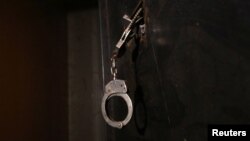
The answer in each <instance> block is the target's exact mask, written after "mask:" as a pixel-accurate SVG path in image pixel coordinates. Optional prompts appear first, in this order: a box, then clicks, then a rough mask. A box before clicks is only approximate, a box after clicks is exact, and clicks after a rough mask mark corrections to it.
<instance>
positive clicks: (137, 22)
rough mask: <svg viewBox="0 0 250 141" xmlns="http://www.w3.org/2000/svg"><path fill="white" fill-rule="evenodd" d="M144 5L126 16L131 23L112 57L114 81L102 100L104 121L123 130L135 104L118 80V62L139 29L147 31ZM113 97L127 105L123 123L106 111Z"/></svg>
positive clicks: (123, 84)
mask: <svg viewBox="0 0 250 141" xmlns="http://www.w3.org/2000/svg"><path fill="white" fill-rule="evenodd" d="M143 14H144V13H143V4H142V0H140V2H139V3H138V5H137V7H136V8H135V10H134V12H133V14H132V16H131V17H132V18H129V16H127V15H124V16H123V18H124V19H126V20H128V21H129V22H130V23H129V25H128V26H127V28H126V29H125V30H124V32H123V34H122V36H121V38H120V40H119V41H118V43H117V44H116V48H115V50H114V51H113V55H112V57H111V74H112V75H113V80H111V81H110V82H109V83H108V84H107V85H106V86H105V92H104V96H103V98H102V104H101V110H102V115H103V118H104V120H105V121H106V122H107V124H108V125H110V126H112V127H115V128H118V129H121V128H122V127H123V126H125V125H127V124H128V122H129V121H130V119H131V117H132V114H133V104H132V101H131V99H130V97H129V96H128V94H127V86H126V83H125V81H124V80H120V79H117V78H116V74H117V68H116V60H117V58H119V57H120V56H121V55H120V49H121V48H123V47H124V46H125V45H126V43H127V42H128V41H129V40H130V39H132V38H133V37H135V36H137V35H138V30H137V29H138V27H139V29H140V31H141V30H143V32H144V30H145V25H144V19H143ZM112 97H120V98H122V99H123V100H124V101H125V102H126V105H127V108H128V113H127V116H126V117H125V119H124V120H122V121H114V120H112V119H111V118H110V117H109V116H108V114H107V112H106V111H107V110H106V104H107V101H108V100H110V99H111V98H112Z"/></svg>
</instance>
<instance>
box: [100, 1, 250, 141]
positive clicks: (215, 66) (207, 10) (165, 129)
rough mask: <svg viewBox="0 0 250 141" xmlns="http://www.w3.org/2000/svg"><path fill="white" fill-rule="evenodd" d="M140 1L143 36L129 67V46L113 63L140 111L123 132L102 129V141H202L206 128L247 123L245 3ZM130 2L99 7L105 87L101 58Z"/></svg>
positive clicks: (249, 77)
mask: <svg viewBox="0 0 250 141" xmlns="http://www.w3.org/2000/svg"><path fill="white" fill-rule="evenodd" d="M144 1H145V22H146V30H147V32H146V36H147V37H146V39H144V40H143V41H142V42H141V46H140V47H139V51H138V55H137V59H136V60H135V61H132V53H133V52H134V51H135V50H133V48H131V49H128V50H127V52H126V53H125V56H124V57H123V58H121V59H120V66H119V68H118V71H119V70H120V73H119V74H118V77H119V78H123V79H126V80H127V82H128V87H129V89H130V96H131V97H132V99H133V101H134V105H141V108H138V109H135V110H134V111H135V112H137V113H139V112H142V111H143V110H144V111H145V112H142V113H141V114H136V113H135V114H134V115H133V119H132V121H131V123H130V124H129V125H128V126H127V127H125V128H124V129H122V130H114V129H111V128H109V127H108V128H107V129H108V133H110V134H109V136H108V139H107V140H112V141H115V140H119V141H123V140H124V141H125V140H131V141H132V140H136V141H138V140H145V141H156V140H157V141H163V140H164V141H165V140H169V141H183V140H191V141H205V140H207V138H206V130H207V125H208V124H247V123H249V122H250V114H249V112H248V111H249V110H250V109H249V108H250V105H249V101H250V96H249V92H250V89H249V88H250V83H249V82H250V61H249V56H250V49H249V46H250V42H249V40H248V37H249V35H250V28H249V25H250V21H249V18H248V16H247V15H249V8H250V3H249V2H245V1H244V2H242V1H241V2H239V1H233V0H231V1H228V0H227V1H217V0H214V1H198V0H195V1H191V0H186V1H176V0H171V1H163V0H157V1H156V0H144ZM135 4H136V1H132V0H124V1H121V2H120V1H119V2H118V1H110V0H103V1H100V6H101V10H102V13H101V14H102V15H101V17H102V39H103V40H102V45H103V46H102V47H103V60H104V61H103V62H104V76H105V82H107V81H109V80H110V74H109V62H107V61H108V58H109V57H110V56H111V55H110V53H111V50H112V49H113V48H114V46H115V44H116V42H117V41H118V39H119V36H120V34H121V33H122V29H124V27H125V26H124V25H126V22H124V21H123V20H122V16H123V14H128V15H129V14H130V13H131V11H132V9H133V7H134V6H135ZM114 104H115V105H116V106H115V107H118V109H119V108H120V111H124V110H122V108H123V107H119V106H117V104H119V103H114ZM143 104H144V105H145V107H144V108H143ZM138 107H139V106H138ZM115 111H116V110H115ZM115 115H122V112H116V113H115ZM135 120H137V122H135ZM143 121H144V122H143ZM138 127H145V128H144V130H143V128H138ZM138 129H140V130H138Z"/></svg>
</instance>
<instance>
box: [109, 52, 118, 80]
mask: <svg viewBox="0 0 250 141" xmlns="http://www.w3.org/2000/svg"><path fill="white" fill-rule="evenodd" d="M110 70H111V74H112V75H113V80H115V79H116V74H117V67H116V58H115V57H112V58H111V68H110Z"/></svg>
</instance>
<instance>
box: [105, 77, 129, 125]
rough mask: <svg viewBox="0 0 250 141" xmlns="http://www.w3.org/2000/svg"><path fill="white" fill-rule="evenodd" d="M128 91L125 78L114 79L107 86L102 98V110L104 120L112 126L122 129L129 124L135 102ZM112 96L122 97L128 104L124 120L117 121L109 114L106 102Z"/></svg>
mask: <svg viewBox="0 0 250 141" xmlns="http://www.w3.org/2000/svg"><path fill="white" fill-rule="evenodd" d="M126 92H127V87H126V84H125V81H124V80H117V79H116V80H112V81H110V82H109V83H108V84H107V85H106V87H105V94H104V96H103V98H102V103H101V110H102V115H103V117H104V120H105V121H106V122H107V124H109V125H110V126H112V127H115V128H118V129H121V128H122V127H123V126H125V125H127V124H128V122H129V121H130V119H131V117H132V114H133V104H132V101H131V99H130V98H129V96H128V94H127V93H126ZM112 97H120V98H122V99H123V100H124V101H125V102H126V105H127V109H128V113H127V115H126V117H125V118H124V120H122V121H115V120H113V119H112V118H111V117H110V116H108V114H107V110H106V104H107V102H108V101H109V100H110V99H111V98H112Z"/></svg>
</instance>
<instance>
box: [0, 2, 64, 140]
mask: <svg viewBox="0 0 250 141" xmlns="http://www.w3.org/2000/svg"><path fill="white" fill-rule="evenodd" d="M0 13H1V14H0V18H1V20H0V64H1V69H0V126H1V128H0V140H3V141H50V140H51V141H52V140H53V141H67V140H68V133H67V132H68V131H67V127H68V122H67V121H68V118H67V113H68V112H67V42H66V37H67V36H66V14H65V11H64V10H63V9H62V4H61V2H59V1H57V2H56V1H39V0H36V1H32V0H26V1H15V0H12V1H8V2H1V4H0Z"/></svg>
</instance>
